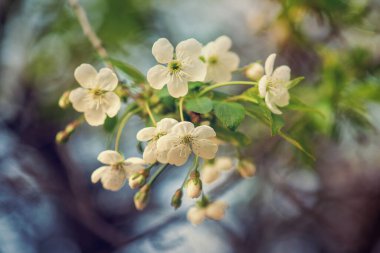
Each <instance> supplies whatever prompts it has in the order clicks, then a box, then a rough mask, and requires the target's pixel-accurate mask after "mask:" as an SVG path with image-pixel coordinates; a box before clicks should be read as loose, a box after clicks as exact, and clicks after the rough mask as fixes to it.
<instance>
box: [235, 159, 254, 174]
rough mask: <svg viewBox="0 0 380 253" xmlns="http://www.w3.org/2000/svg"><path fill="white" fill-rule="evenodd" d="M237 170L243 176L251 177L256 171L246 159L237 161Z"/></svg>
mask: <svg viewBox="0 0 380 253" xmlns="http://www.w3.org/2000/svg"><path fill="white" fill-rule="evenodd" d="M238 172H239V173H240V175H241V176H242V177H244V178H248V177H252V176H254V175H255V173H256V166H255V165H254V164H253V163H252V162H250V161H248V160H242V161H240V162H239V166H238Z"/></svg>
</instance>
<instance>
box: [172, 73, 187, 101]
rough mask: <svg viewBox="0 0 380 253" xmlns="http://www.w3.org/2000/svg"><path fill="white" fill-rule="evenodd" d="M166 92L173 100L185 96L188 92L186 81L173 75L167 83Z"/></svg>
mask: <svg viewBox="0 0 380 253" xmlns="http://www.w3.org/2000/svg"><path fill="white" fill-rule="evenodd" d="M168 91H169V94H170V95H171V96H172V97H175V98H179V97H183V96H185V95H186V94H187V92H188V91H189V87H188V85H187V80H184V79H182V78H178V76H176V75H173V76H172V78H171V79H170V81H169V82H168Z"/></svg>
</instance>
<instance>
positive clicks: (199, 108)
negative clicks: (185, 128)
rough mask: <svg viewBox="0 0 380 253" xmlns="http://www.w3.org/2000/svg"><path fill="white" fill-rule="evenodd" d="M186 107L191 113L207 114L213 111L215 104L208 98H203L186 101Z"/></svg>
mask: <svg viewBox="0 0 380 253" xmlns="http://www.w3.org/2000/svg"><path fill="white" fill-rule="evenodd" d="M185 107H186V109H188V110H190V111H193V112H197V113H201V114H205V113H208V112H211V111H212V107H213V104H212V101H211V99H209V98H208V97H201V98H192V99H188V100H185Z"/></svg>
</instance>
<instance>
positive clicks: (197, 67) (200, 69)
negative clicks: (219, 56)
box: [182, 58, 207, 81]
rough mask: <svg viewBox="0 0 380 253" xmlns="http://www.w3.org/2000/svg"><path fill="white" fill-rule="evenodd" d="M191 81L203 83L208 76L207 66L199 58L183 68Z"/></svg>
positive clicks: (188, 62)
mask: <svg viewBox="0 0 380 253" xmlns="http://www.w3.org/2000/svg"><path fill="white" fill-rule="evenodd" d="M182 71H183V72H185V73H186V74H187V76H188V80H189V81H203V80H204V79H205V76H206V74H207V65H206V64H205V63H204V62H202V61H201V60H200V59H198V58H194V59H193V60H189V61H187V62H186V63H185V64H184V65H183V68H182Z"/></svg>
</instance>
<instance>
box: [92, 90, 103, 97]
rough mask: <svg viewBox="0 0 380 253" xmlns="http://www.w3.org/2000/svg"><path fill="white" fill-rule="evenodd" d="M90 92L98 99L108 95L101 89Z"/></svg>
mask: <svg viewBox="0 0 380 253" xmlns="http://www.w3.org/2000/svg"><path fill="white" fill-rule="evenodd" d="M90 92H91V94H93V95H94V96H97V97H98V96H101V95H103V94H104V93H106V92H105V91H104V90H101V89H99V88H95V89H91V90H90Z"/></svg>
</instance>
